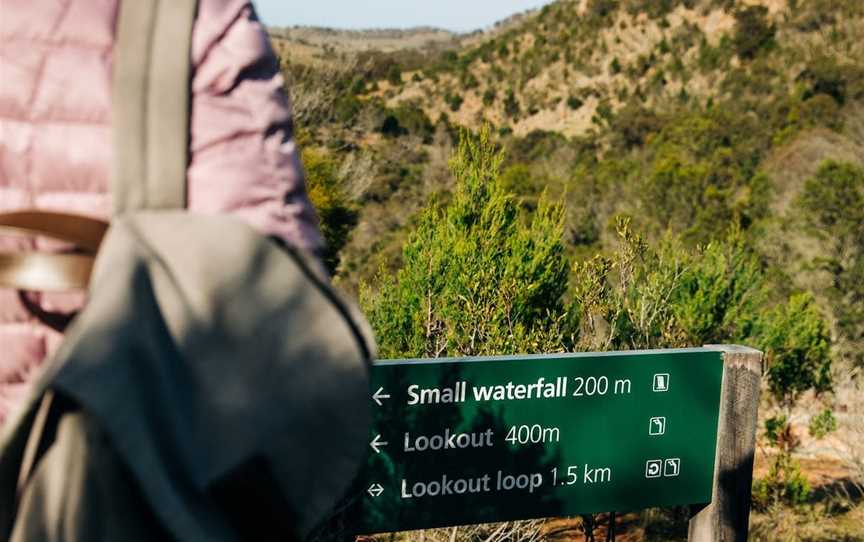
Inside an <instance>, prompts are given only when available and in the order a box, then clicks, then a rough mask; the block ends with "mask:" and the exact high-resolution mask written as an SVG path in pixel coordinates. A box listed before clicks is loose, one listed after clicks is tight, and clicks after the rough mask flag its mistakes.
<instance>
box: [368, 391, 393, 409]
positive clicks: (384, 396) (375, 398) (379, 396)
mask: <svg viewBox="0 0 864 542" xmlns="http://www.w3.org/2000/svg"><path fill="white" fill-rule="evenodd" d="M381 399H390V396H389V395H387V394H386V393H384V388H383V387H382V388H378V391H376V392H375V393H373V394H372V400H373V401H375V402H376V403H378V406H381V405H382V404H383V403H382V402H381Z"/></svg>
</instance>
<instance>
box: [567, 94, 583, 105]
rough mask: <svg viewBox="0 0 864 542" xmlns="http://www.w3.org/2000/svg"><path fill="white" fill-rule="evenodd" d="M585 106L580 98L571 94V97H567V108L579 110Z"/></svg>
mask: <svg viewBox="0 0 864 542" xmlns="http://www.w3.org/2000/svg"><path fill="white" fill-rule="evenodd" d="M583 105H584V102H583V101H582V99H581V98H579V96H574V95H572V94H571V95H570V96H568V97H567V107H569V108H570V109H579V108H581V107H582V106H583Z"/></svg>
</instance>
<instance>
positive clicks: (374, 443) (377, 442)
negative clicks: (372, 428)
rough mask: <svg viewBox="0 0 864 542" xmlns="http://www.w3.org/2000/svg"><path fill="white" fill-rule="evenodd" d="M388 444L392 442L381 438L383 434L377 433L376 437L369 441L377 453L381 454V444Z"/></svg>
mask: <svg viewBox="0 0 864 542" xmlns="http://www.w3.org/2000/svg"><path fill="white" fill-rule="evenodd" d="M388 444H390V443H389V442H385V441H383V440H381V435H375V438H374V439H372V442H370V443H369V446H371V447H372V449H373V450H375V453H376V454H380V453H381V450H379V449H378V448H379V447H380V446H387V445H388Z"/></svg>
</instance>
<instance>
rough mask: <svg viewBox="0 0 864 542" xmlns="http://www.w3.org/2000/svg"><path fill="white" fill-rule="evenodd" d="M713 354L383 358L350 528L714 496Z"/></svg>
mask: <svg viewBox="0 0 864 542" xmlns="http://www.w3.org/2000/svg"><path fill="white" fill-rule="evenodd" d="M722 380H723V358H722V352H721V351H719V350H715V349H711V348H694V349H681V350H657V351H644V352H621V353H603V354H560V355H544V356H514V357H491V358H465V359H437V360H398V361H381V362H378V363H377V364H376V365H375V366H374V367H373V369H372V389H371V390H370V396H371V400H372V401H373V408H374V409H375V415H374V424H373V432H372V434H371V435H370V442H369V460H368V463H367V467H366V474H365V480H364V485H363V487H364V489H365V492H364V496H363V499H362V502H361V503H360V506H359V513H358V516H357V517H358V518H359V521H360V523H361V528H360V530H361V532H365V533H372V532H382V531H395V530H407V529H417V528H426V527H436V526H444V525H459V524H467V523H485V522H492V521H505V520H513V519H527V518H534V517H547V516H556V515H572V514H576V513H588V512H599V511H609V510H622V511H623V510H636V509H641V508H646V507H649V506H668V505H679V504H696V503H708V502H710V501H711V496H712V482H713V478H714V459H715V449H716V444H717V421H718V412H719V404H720V391H721V384H722Z"/></svg>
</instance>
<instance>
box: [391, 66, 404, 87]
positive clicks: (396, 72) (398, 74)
mask: <svg viewBox="0 0 864 542" xmlns="http://www.w3.org/2000/svg"><path fill="white" fill-rule="evenodd" d="M387 82H388V83H390V84H391V85H393V86H399V85H401V84H402V69H401V68H400V67H399V65H398V64H393V65H391V66H390V67H389V68H388V69H387Z"/></svg>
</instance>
